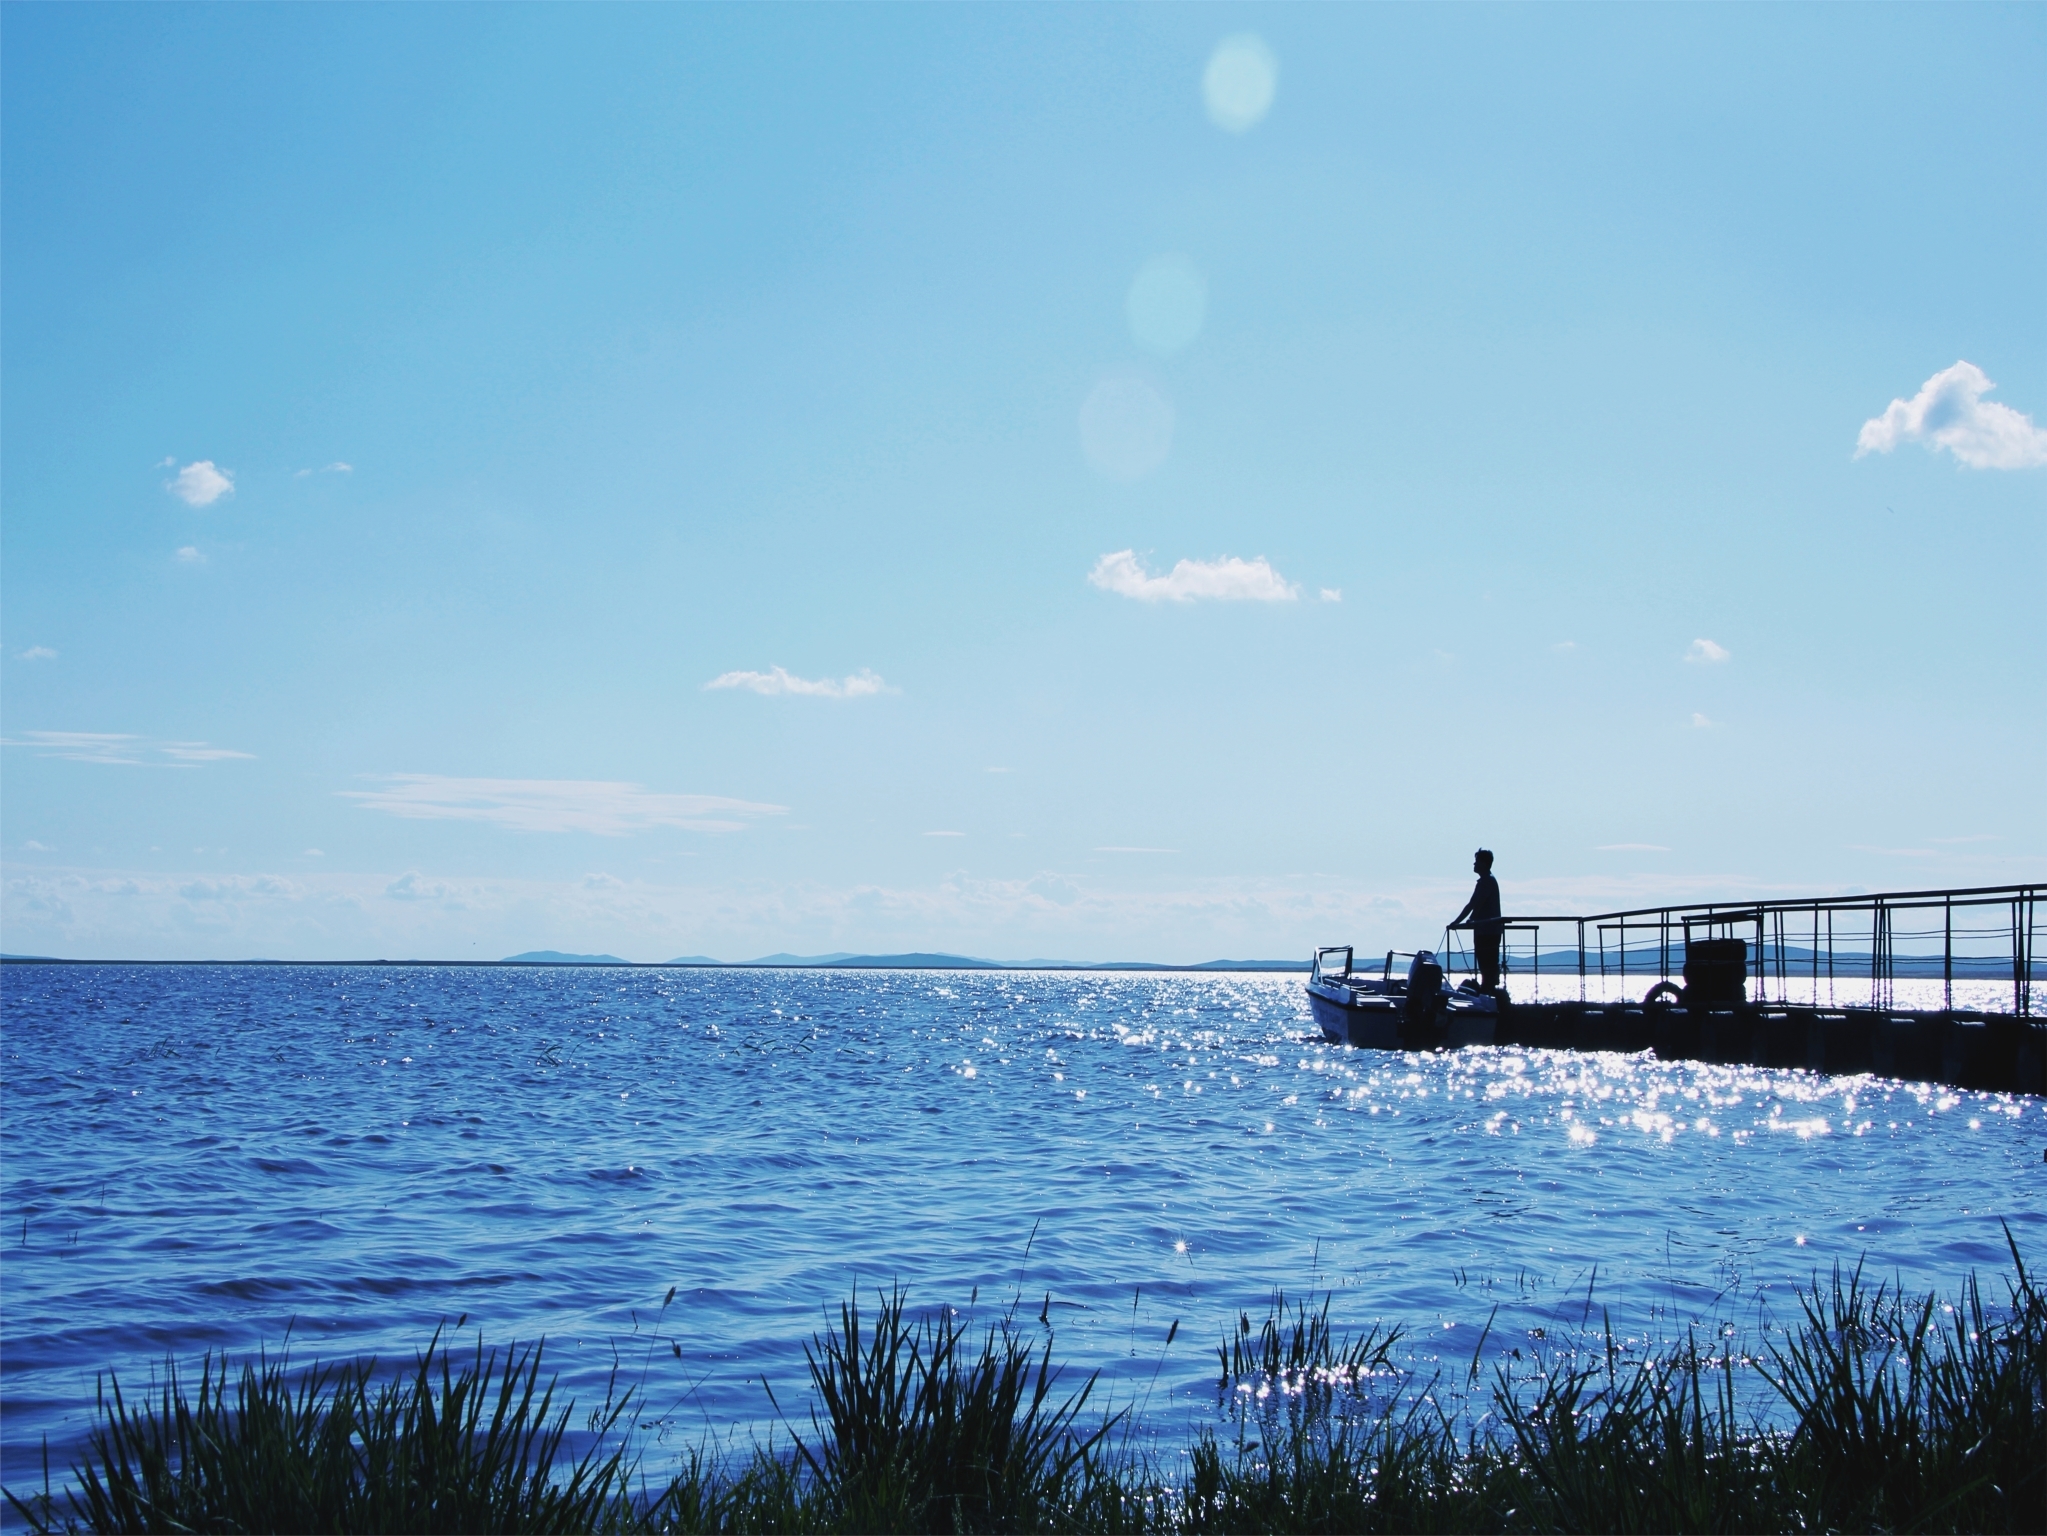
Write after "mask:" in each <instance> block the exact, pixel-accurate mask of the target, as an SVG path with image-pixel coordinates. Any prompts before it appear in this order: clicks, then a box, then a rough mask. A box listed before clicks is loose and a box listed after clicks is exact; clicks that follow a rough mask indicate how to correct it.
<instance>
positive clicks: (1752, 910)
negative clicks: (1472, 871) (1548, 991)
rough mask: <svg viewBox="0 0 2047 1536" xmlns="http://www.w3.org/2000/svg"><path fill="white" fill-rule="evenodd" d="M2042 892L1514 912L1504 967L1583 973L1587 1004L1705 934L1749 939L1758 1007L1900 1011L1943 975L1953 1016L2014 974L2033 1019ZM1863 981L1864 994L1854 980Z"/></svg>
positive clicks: (1671, 963)
mask: <svg viewBox="0 0 2047 1536" xmlns="http://www.w3.org/2000/svg"><path fill="white" fill-rule="evenodd" d="M2042 892H2047V885H2040V884H2030V885H1990V886H1973V887H1970V888H1967V889H1962V890H1951V891H1885V892H1881V893H1878V894H1876V895H1870V896H1815V897H1809V898H1802V899H1799V900H1796V901H1738V902H1695V903H1691V904H1687V905H1679V906H1668V907H1636V908H1631V909H1630V910H1628V911H1625V912H1598V913H1592V914H1588V915H1586V916H1577V915H1571V916H1531V917H1509V918H1507V919H1505V932H1504V934H1503V942H1502V945H1501V956H1500V958H1501V969H1502V971H1504V972H1509V973H1518V974H1523V975H1532V976H1533V977H1534V978H1536V981H1537V984H1538V988H1539V984H1540V979H1541V977H1542V976H1543V974H1544V973H1545V970H1547V972H1548V973H1549V974H1550V975H1552V976H1554V975H1556V974H1557V973H1558V972H1559V971H1561V972H1563V973H1564V974H1565V975H1566V976H1568V975H1569V974H1570V972H1571V971H1572V970H1573V969H1575V971H1576V973H1577V977H1578V994H1579V997H1580V999H1581V1000H1582V999H1584V998H1585V996H1586V993H1587V989H1588V985H1589V983H1590V981H1591V980H1592V978H1594V977H1598V978H1600V979H1601V980H1602V981H1605V980H1607V979H1609V978H1619V979H1620V981H1621V983H1622V985H1623V986H1624V987H1625V984H1626V978H1627V977H1629V976H1631V975H1633V976H1642V977H1649V976H1654V977H1656V978H1658V979H1660V980H1666V981H1667V980H1671V979H1672V978H1674V977H1676V976H1679V975H1681V974H1682V972H1683V969H1684V952H1685V946H1686V945H1687V944H1688V943H1689V942H1690V941H1691V939H1692V937H1693V935H1694V934H1695V933H1696V934H1697V936H1698V937H1700V938H1739V939H1742V940H1744V941H1745V942H1746V944H1747V949H1748V979H1749V982H1750V985H1751V988H1752V990H1751V993H1750V995H1751V996H1752V997H1753V998H1754V999H1755V1000H1756V1001H1759V1002H1763V1001H1772V1000H1774V1001H1776V1002H1778V1003H1783V1004H1786V1005H1796V1004H1803V1003H1805V1002H1807V1001H1810V1002H1811V1003H1812V1004H1814V1005H1817V1006H1836V1007H1868V1008H1876V1009H1881V1008H1891V1007H1894V1006H1897V1004H1896V1002H1895V998H1896V994H1897V983H1898V982H1899V981H1900V980H1901V979H1904V980H1908V981H1918V982H1931V981H1934V980H1938V981H1939V982H1940V983H1941V989H1940V994H1939V995H1940V999H1941V1002H1940V1006H1941V1007H1942V1008H1943V1009H1945V1010H1948V1011H1952V1010H1953V1009H1954V1007H1955V985H1956V983H1957V982H1964V983H1977V984H1978V985H1974V986H1972V987H1971V991H1972V992H1974V993H1976V994H1978V995H1979V996H1981V997H1983V998H1984V1000H1986V1001H1989V1000H1990V999H1992V998H1995V997H1996V996H1997V995H1998V993H1999V992H2000V991H2001V989H1998V988H1986V987H1985V986H1984V985H1982V984H1985V983H1992V982H2002V981H2003V980H2005V979H2006V978H2009V979H2010V982H2011V992H2010V1012H2012V1013H2014V1014H2016V1015H2018V1016H2019V1017H2021V1018H2029V1017H2031V1016H2032V1015H2033V1012H2034V1006H2033V1005H2034V998H2033V990H2034V988H2033V983H2034V982H2035V981H2037V980H2042V979H2047V976H2043V974H2042V973H2041V972H2040V971H2039V970H2038V969H2037V966H2038V965H2039V963H2040V959H2041V951H2040V946H2039V932H2040V920H2041V919H2040V897H2041V894H2042ZM1557 928H1568V929H1569V930H1570V931H1571V934H1572V941H1571V942H1569V943H1561V942H1560V943H1557V944H1554V945H1552V946H1550V947H1548V948H1545V946H1544V933H1545V930H1550V931H1554V930H1555V929H1557ZM1517 941H1518V942H1517ZM1451 959H1452V961H1453V968H1454V969H1456V970H1459V971H1462V970H1468V969H1470V956H1469V954H1468V952H1466V951H1465V950H1464V948H1463V945H1462V944H1461V943H1458V944H1457V945H1456V946H1455V948H1454V950H1453V952H1452V956H1451ZM1864 981H1866V982H1867V984H1868V992H1867V996H1866V998H1865V997H1864V996H1863V993H1862V987H1861V986H1859V985H1856V983H1860V982H1864ZM1823 992H1824V1002H1823V1001H1822V993H1823ZM1801 994H1803V995H1801ZM1977 1011H1996V1012H2003V1011H2005V1010H2004V1009H2003V1008H2002V1007H2001V1006H1995V1005H1993V1007H1992V1008H1990V1009H1987V1010H1986V1009H1978V1010H1977Z"/></svg>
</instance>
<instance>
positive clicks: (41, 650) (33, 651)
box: [14, 645, 57, 661]
mask: <svg viewBox="0 0 2047 1536" xmlns="http://www.w3.org/2000/svg"><path fill="white" fill-rule="evenodd" d="M14 659H15V660H16V661H55V660H56V659H57V653H56V652H55V651H53V650H51V649H50V648H49V647H48V646H47V645H32V646H30V647H29V648H28V649H27V650H25V651H16V652H15V653H14Z"/></svg>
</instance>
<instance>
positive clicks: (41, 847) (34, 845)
mask: <svg viewBox="0 0 2047 1536" xmlns="http://www.w3.org/2000/svg"><path fill="white" fill-rule="evenodd" d="M21 846H22V847H24V848H26V849H27V850H28V851H29V852H30V853H48V852H49V851H50V850H49V847H48V846H47V845H46V844H43V843H39V842H37V841H36V840H35V839H34V838H30V839H29V840H28V841H27V842H25V843H23V844H22V845H21Z"/></svg>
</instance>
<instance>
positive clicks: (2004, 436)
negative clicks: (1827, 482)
mask: <svg viewBox="0 0 2047 1536" xmlns="http://www.w3.org/2000/svg"><path fill="white" fill-rule="evenodd" d="M1995 388H1997V386H1996V385H1995V384H1993V383H1991V382H1990V380H1989V379H1988V378H1987V377H1985V375H1984V373H1983V370H1982V369H1981V368H1978V367H1977V366H1976V365H1975V364H1974V363H1956V364H1955V365H1954V367H1952V368H1943V369H1942V370H1941V371H1940V372H1939V373H1936V374H1935V375H1934V376H1933V377H1932V378H1930V379H1928V380H1927V381H1926V382H1925V383H1924V384H1922V385H1920V386H1919V393H1918V394H1916V395H1914V396H1913V397H1912V398H1911V399H1910V400H1893V401H1892V402H1891V403H1890V405H1889V407H1888V408H1887V409H1886V410H1885V411H1884V413H1883V415H1881V416H1872V417H1871V418H1870V419H1869V420H1868V421H1865V422H1864V423H1863V424H1862V430H1861V431H1860V432H1859V433H1857V434H1856V437H1855V457H1857V458H1858V459H1859V458H1861V457H1862V456H1863V455H1864V454H1865V453H1889V452H1890V451H1891V450H1892V449H1893V448H1895V447H1897V446H1898V444H1900V443H1924V444H1925V445H1926V446H1927V448H1929V449H1930V450H1933V451H1935V452H1938V451H1939V450H1940V449H1942V448H1945V449H1946V450H1947V451H1948V452H1949V453H1952V454H1953V455H1954V456H1955V457H1956V458H1958V459H1960V460H1961V461H1962V462H1963V463H1964V464H1966V465H1968V466H1969V467H1970V468H1971V469H2032V468H2035V467H2037V466H2039V465H2042V464H2047V428H2041V427H2036V426H2034V425H2033V418H2032V417H2030V416H2027V415H2024V414H2022V413H2021V412H2018V411H2015V410H2013V409H2012V408H2011V407H2010V406H2008V405H2003V404H2000V403H1999V402H1997V401H1995V400H1985V399H1984V398H1983V396H1984V395H1985V394H1987V393H1988V392H1989V391H1991V390H1993V389H1995Z"/></svg>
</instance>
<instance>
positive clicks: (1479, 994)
mask: <svg viewBox="0 0 2047 1536" xmlns="http://www.w3.org/2000/svg"><path fill="white" fill-rule="evenodd" d="M1401 961H1405V962H1406V963H1405V965H1401V964H1398V963H1397V962H1401ZM1308 1006H1309V1008H1310V1009H1312V1010H1313V1011H1314V1014H1315V1022H1316V1023H1317V1024H1319V1025H1321V1026H1322V1034H1323V1037H1324V1038H1325V1039H1327V1040H1328V1041H1329V1042H1330V1043H1331V1044H1332V1045H1360V1046H1367V1047H1369V1048H1371V1049H1373V1050H1380V1051H1434V1050H1456V1049H1457V1048H1458V1047H1459V1046H1465V1045H1491V1044H1492V1043H1493V1037H1494V1032H1495V1030H1496V1029H1497V1027H1498V1024H1499V1017H1500V1005H1499V1001H1498V999H1496V998H1495V997H1493V996H1492V994H1490V993H1488V992H1484V991H1481V990H1480V989H1479V986H1478V983H1477V982H1475V981H1467V982H1465V983H1463V984H1462V985H1461V986H1457V987H1452V986H1451V985H1450V983H1449V981H1448V980H1447V979H1446V978H1445V977H1444V975H1443V967H1442V965H1441V963H1440V962H1439V961H1438V960H1437V959H1436V956H1435V954H1434V953H1433V952H1432V951H1430V950H1426V949H1423V950H1417V951H1415V952H1413V953H1411V954H1410V953H1408V952H1406V951H1403V950H1388V951H1387V952H1386V959H1385V961H1384V963H1383V964H1382V965H1381V967H1380V970H1379V974H1378V975H1376V976H1374V975H1373V974H1372V973H1371V972H1370V971H1369V970H1364V971H1360V970H1359V969H1357V967H1356V966H1355V965H1354V964H1353V963H1352V955H1351V948H1350V946H1349V945H1347V944H1346V945H1343V946H1342V947H1340V948H1330V949H1318V950H1316V951H1315V964H1314V966H1313V967H1312V969H1311V970H1310V972H1309V975H1308Z"/></svg>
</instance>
